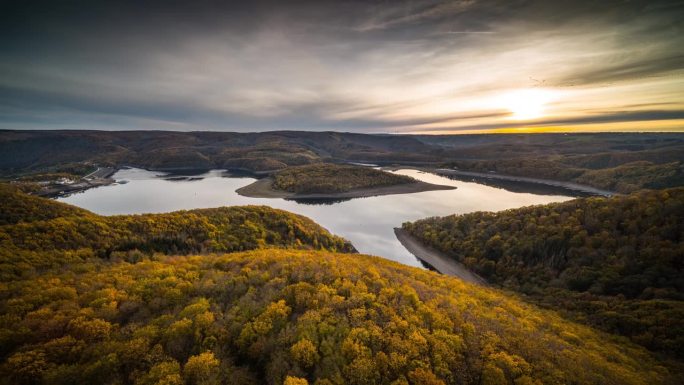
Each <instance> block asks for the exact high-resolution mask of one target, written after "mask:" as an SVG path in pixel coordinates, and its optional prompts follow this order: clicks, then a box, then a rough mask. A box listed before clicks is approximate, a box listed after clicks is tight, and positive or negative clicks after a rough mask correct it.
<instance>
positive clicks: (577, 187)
mask: <svg viewBox="0 0 684 385" xmlns="http://www.w3.org/2000/svg"><path fill="white" fill-rule="evenodd" d="M434 173H436V174H437V175H452V176H464V177H470V178H475V179H496V180H504V181H509V182H525V183H535V184H541V185H546V186H553V187H560V188H564V189H567V190H571V191H579V192H582V193H586V194H592V195H600V196H604V197H608V198H609V197H612V196H614V195H616V194H617V193H615V192H613V191H608V190H603V189H600V188H596V187H591V186H587V185H583V184H579V183H574V182H563V181H559V180H552V179H541V178H530V177H525V176H514V175H504V174H495V173H484V172H474V171H460V170H452V169H446V168H438V169H435V170H434Z"/></svg>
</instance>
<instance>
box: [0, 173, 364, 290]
mask: <svg viewBox="0 0 684 385" xmlns="http://www.w3.org/2000/svg"><path fill="white" fill-rule="evenodd" d="M0 246H1V247H0V279H2V280H3V281H5V280H8V279H14V278H16V277H18V276H26V275H28V274H31V273H35V271H39V270H41V269H44V268H48V267H55V266H60V265H64V264H67V263H72V262H76V261H82V260H85V259H88V258H89V257H92V256H94V257H98V258H103V259H107V260H115V259H121V260H127V261H129V262H130V261H136V260H139V259H141V258H143V257H145V256H150V255H153V254H155V253H170V254H189V253H201V252H231V251H243V250H252V249H257V248H263V247H282V248H305V249H309V248H313V249H326V250H331V251H340V252H354V251H355V250H354V247H353V246H352V245H351V244H350V243H349V242H348V241H346V240H345V239H342V238H340V237H337V236H334V235H332V234H330V233H329V232H328V231H327V230H325V229H323V228H322V227H320V226H319V225H318V224H316V223H315V222H313V221H311V220H310V219H308V218H305V217H302V216H300V215H296V214H292V213H289V212H286V211H283V210H278V209H273V208H271V207H268V206H244V207H239V206H234V207H220V208H215V209H196V210H189V211H177V212H172V213H164V214H144V215H117V216H99V215H96V214H93V213H91V212H89V211H86V210H83V209H80V208H77V207H74V206H70V205H67V204H64V203H60V202H56V201H52V200H48V199H44V198H39V197H36V196H31V195H27V194H24V193H23V192H21V191H19V190H18V189H16V188H14V187H13V186H10V185H3V184H0Z"/></svg>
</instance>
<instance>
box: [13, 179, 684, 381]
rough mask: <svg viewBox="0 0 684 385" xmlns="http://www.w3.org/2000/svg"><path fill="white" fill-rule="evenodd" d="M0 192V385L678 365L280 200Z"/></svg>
mask: <svg viewBox="0 0 684 385" xmlns="http://www.w3.org/2000/svg"><path fill="white" fill-rule="evenodd" d="M1 198H2V199H0V202H2V204H3V205H5V206H6V207H5V206H4V207H3V209H2V211H0V212H2V213H3V214H2V221H1V222H0V223H1V224H0V229H1V230H2V233H1V235H0V239H1V240H2V242H3V246H2V250H3V255H2V256H1V258H2V261H3V262H4V266H3V271H4V274H5V276H4V277H3V279H2V280H1V281H0V282H1V283H0V384H20V385H23V384H74V383H79V384H167V385H168V384H221V383H230V384H236V385H240V384H273V385H276V384H277V385H280V384H286V385H302V384H319V385H326V384H327V385H330V384H352V385H354V384H359V385H361V384H371V385H372V384H377V385H380V384H387V385H390V384H394V385H399V384H407V385H408V384H410V385H440V384H518V385H520V384H537V385H539V384H616V385H617V384H620V385H622V384H627V385H630V384H635V385H637V384H640V385H641V384H643V385H646V384H668V383H674V381H675V379H676V376H677V375H678V371H677V370H679V369H677V368H676V367H673V366H671V365H669V363H666V362H664V361H661V360H659V359H658V358H657V357H656V356H654V355H653V354H652V353H650V352H648V351H647V350H646V349H644V348H642V347H640V346H638V345H636V344H633V343H631V342H629V341H627V340H625V339H623V338H618V337H614V336H610V335H608V334H605V333H601V332H598V331H596V330H594V329H591V328H589V327H587V326H584V325H580V324H577V323H573V322H570V321H567V320H565V319H564V318H562V317H561V316H560V315H558V314H557V313H555V312H553V311H548V310H542V309H539V308H537V307H536V306H534V305H532V304H527V303H525V302H524V301H521V300H520V299H518V298H517V297H516V296H514V295H510V294H506V293H503V292H501V291H498V290H494V289H488V288H482V287H477V286H473V285H470V284H466V283H464V282H462V281H460V280H458V279H455V278H450V277H446V276H441V275H439V274H437V273H435V272H430V271H427V270H422V269H417V268H412V267H407V266H403V265H400V264H398V263H395V262H391V261H388V260H385V259H382V258H378V257H370V256H364V255H359V254H354V253H349V252H347V253H339V252H335V251H334V250H339V251H353V250H351V249H350V245H349V244H348V243H347V242H345V241H343V240H341V239H339V238H337V237H334V236H332V235H330V234H329V233H327V232H326V231H324V230H323V229H321V228H320V227H318V226H317V225H315V224H314V223H313V222H311V221H308V220H306V219H305V218H302V217H298V216H295V215H292V214H289V213H287V212H284V211H281V210H274V209H267V208H264V207H235V208H223V209H208V210H193V211H186V212H179V213H172V214H159V215H139V216H114V217H100V216H97V215H95V214H92V213H89V212H87V211H85V210H81V209H78V208H75V207H72V206H69V205H65V204H60V203H57V202H54V201H50V200H47V199H43V198H38V197H34V196H29V195H26V194H23V193H21V192H18V191H17V190H16V189H13V188H12V187H11V186H4V187H3V189H2V197H1ZM182 229H189V230H187V232H184V230H182ZM286 229H288V230H287V231H286ZM169 234H177V236H178V238H173V241H171V242H169V241H168V239H167V238H165V236H166V235H169ZM207 234H208V238H203V237H204V236H205V235H207ZM229 234H230V235H232V236H234V237H236V239H232V240H231V241H230V242H228V243H226V244H223V243H221V242H223V241H225V240H226V237H227V236H228V235H229ZM160 240H161V241H160ZM200 245H203V246H200ZM248 249H253V250H248ZM238 250H248V251H238ZM227 251H234V252H232V253H228V254H221V253H223V252H227ZM178 254H182V255H178ZM67 255H70V256H71V258H66V256H67ZM8 265H9V266H8ZM8 269H9V270H12V272H13V273H14V274H13V275H12V276H11V277H9V276H7V272H8Z"/></svg>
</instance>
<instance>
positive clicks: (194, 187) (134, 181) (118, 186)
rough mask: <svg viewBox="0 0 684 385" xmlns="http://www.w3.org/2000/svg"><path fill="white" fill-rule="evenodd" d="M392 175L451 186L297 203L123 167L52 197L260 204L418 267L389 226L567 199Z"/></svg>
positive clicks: (95, 206)
mask: <svg viewBox="0 0 684 385" xmlns="http://www.w3.org/2000/svg"><path fill="white" fill-rule="evenodd" d="M392 172H394V173H397V174H401V175H408V176H411V177H413V178H415V179H418V180H420V181H423V182H427V183H433V184H439V185H449V186H455V187H456V189H454V190H438V191H425V192H418V193H409V194H395V195H384V196H374V197H367V198H356V199H351V200H342V201H339V200H338V201H308V202H298V201H293V200H286V199H282V198H250V197H245V196H241V195H239V194H237V193H236V192H235V190H237V189H239V188H241V187H244V186H247V185H249V184H251V183H253V182H254V181H255V180H256V179H255V178H252V177H246V176H239V175H233V174H231V173H229V172H227V171H225V170H211V171H206V172H203V173H201V174H196V175H194V174H193V175H188V174H183V173H180V174H179V173H174V174H169V173H165V172H159V171H148V170H142V169H136V168H128V169H122V170H118V171H117V172H116V173H115V174H114V175H113V176H112V178H113V179H115V180H116V181H117V182H118V183H115V184H111V185H106V186H100V187H96V188H92V189H89V190H85V191H83V192H79V193H75V194H72V195H69V196H63V197H59V198H57V200H58V201H61V202H65V203H69V204H72V205H75V206H78V207H82V208H84V209H87V210H90V211H92V212H94V213H97V214H101V215H117V214H142V213H162V212H170V211H177V210H190V209H196V208H210V207H220V206H241V205H267V206H271V207H274V208H279V209H283V210H287V211H290V212H293V213H296V214H300V215H304V216H306V217H309V218H311V219H312V220H314V221H315V222H316V223H318V224H320V225H321V226H323V227H325V228H326V229H328V230H329V231H330V232H332V233H333V234H335V235H339V236H341V237H344V238H346V239H348V240H349V241H351V242H352V243H353V244H354V246H355V247H356V249H357V250H358V251H359V252H360V253H363V254H370V255H377V256H380V257H384V258H387V259H390V260H394V261H397V262H400V263H403V264H405V265H409V266H416V267H425V266H424V264H423V263H421V262H420V261H419V260H418V259H417V258H416V257H415V256H414V255H413V254H411V253H410V252H409V251H408V250H406V249H405V248H404V246H402V244H401V243H400V242H399V240H398V239H397V238H396V236H395V233H394V228H395V227H400V226H401V224H402V223H403V222H406V221H415V220H418V219H422V218H426V217H432V216H445V215H451V214H464V213H469V212H475V211H500V210H506V209H511V208H517V207H522V206H529V205H537V204H546V203H552V202H561V201H566V200H569V199H572V198H573V197H572V196H571V195H572V193H571V192H569V191H568V192H565V193H564V192H563V191H554V192H552V193H548V192H547V193H541V192H540V191H539V190H538V189H536V190H533V191H534V192H521V190H520V189H516V191H515V192H514V191H510V189H508V190H507V189H503V188H499V187H495V186H491V185H485V184H481V183H475V182H469V181H462V180H454V179H449V178H446V177H443V176H438V175H435V174H431V173H427V172H423V171H418V170H413V169H399V170H395V171H392Z"/></svg>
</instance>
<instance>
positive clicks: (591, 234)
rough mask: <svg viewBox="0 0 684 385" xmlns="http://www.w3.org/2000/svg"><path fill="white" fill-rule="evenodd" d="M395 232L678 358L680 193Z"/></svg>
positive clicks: (457, 219) (682, 315)
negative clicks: (402, 233)
mask: <svg viewBox="0 0 684 385" xmlns="http://www.w3.org/2000/svg"><path fill="white" fill-rule="evenodd" d="M403 228H404V229H405V230H407V231H408V232H410V233H411V234H412V235H413V236H414V237H416V238H418V239H419V240H421V241H422V242H423V243H425V244H428V245H430V246H432V247H434V248H436V249H438V250H441V251H443V252H445V253H447V254H448V255H451V256H452V257H453V258H455V259H457V260H458V261H460V262H462V263H464V264H465V265H466V266H468V267H469V268H470V269H472V270H474V271H475V272H477V273H478V274H480V275H482V276H483V277H485V278H486V279H487V280H488V281H489V282H491V283H493V284H496V285H497V286H499V287H503V288H506V289H510V290H514V291H516V292H519V293H523V294H525V295H526V296H527V298H528V299H530V300H532V301H533V302H535V303H537V304H541V305H543V306H545V307H549V308H553V309H556V310H559V311H560V312H561V313H564V314H566V315H568V316H570V317H571V318H573V319H576V320H578V321H581V322H584V323H587V324H589V325H592V326H595V327H597V328H599V329H603V330H605V331H608V332H611V333H615V334H620V335H625V336H628V337H630V338H631V339H632V340H633V341H634V342H636V343H639V344H641V345H643V346H646V347H648V348H649V349H652V350H655V351H660V352H664V353H666V354H669V355H672V356H675V357H678V359H684V188H677V189H668V190H662V191H643V192H640V193H634V194H632V195H627V196H618V197H614V198H609V199H606V198H583V199H576V200H572V201H568V202H563V203H556V204H549V205H544V206H533V207H525V208H521V209H514V210H507V211H503V212H497V213H489V212H478V213H472V214H465V215H452V216H447V217H442V218H428V219H423V220H420V221H416V222H413V223H405V224H404V225H403Z"/></svg>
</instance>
